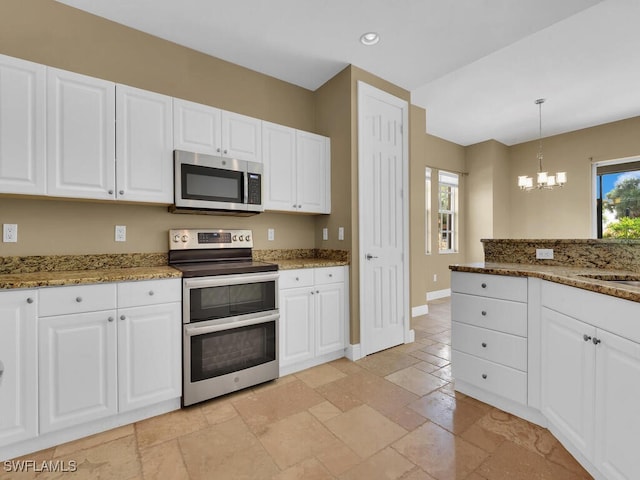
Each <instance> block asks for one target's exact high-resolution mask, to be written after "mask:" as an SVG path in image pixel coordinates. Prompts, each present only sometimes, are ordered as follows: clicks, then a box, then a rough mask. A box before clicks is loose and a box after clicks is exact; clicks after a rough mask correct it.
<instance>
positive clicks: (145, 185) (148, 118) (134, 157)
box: [116, 85, 173, 204]
mask: <svg viewBox="0 0 640 480" xmlns="http://www.w3.org/2000/svg"><path fill="white" fill-rule="evenodd" d="M172 121H173V119H172V100H171V97H167V96H166V95H160V94H158V93H153V92H148V91H146V90H140V89H137V88H133V87H128V86H126V85H117V86H116V129H117V131H116V161H117V163H116V179H117V181H116V184H117V193H116V197H117V198H118V199H120V200H128V201H136V202H154V203H166V204H169V203H172V202H173V131H172Z"/></svg>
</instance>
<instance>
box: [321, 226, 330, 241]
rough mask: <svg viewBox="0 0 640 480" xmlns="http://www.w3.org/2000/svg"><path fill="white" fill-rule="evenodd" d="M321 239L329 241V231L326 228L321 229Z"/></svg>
mask: <svg viewBox="0 0 640 480" xmlns="http://www.w3.org/2000/svg"><path fill="white" fill-rule="evenodd" d="M322 239H323V240H329V229H328V228H327V227H325V228H323V229H322Z"/></svg>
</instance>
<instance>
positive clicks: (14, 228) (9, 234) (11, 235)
mask: <svg viewBox="0 0 640 480" xmlns="http://www.w3.org/2000/svg"><path fill="white" fill-rule="evenodd" d="M2 241H3V242H6V243H15V242H17V241H18V225H17V224H15V223H5V224H3V225H2Z"/></svg>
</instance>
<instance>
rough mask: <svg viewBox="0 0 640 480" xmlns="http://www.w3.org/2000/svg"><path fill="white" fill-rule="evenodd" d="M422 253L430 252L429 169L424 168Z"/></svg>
mask: <svg viewBox="0 0 640 480" xmlns="http://www.w3.org/2000/svg"><path fill="white" fill-rule="evenodd" d="M424 200H425V202H424V209H425V212H424V239H425V245H424V253H426V254H427V255H429V254H430V253H431V169H430V168H429V167H426V168H425V170H424Z"/></svg>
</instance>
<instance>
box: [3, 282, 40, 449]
mask: <svg viewBox="0 0 640 480" xmlns="http://www.w3.org/2000/svg"><path fill="white" fill-rule="evenodd" d="M36 296H37V292H36V291H33V290H19V291H18V290H16V291H7V292H0V447H2V446H3V445H9V444H11V443H15V442H18V441H21V440H26V439H28V438H33V437H35V436H36V435H37V433H38V423H37V419H38V394H37V386H38V371H37V366H38V364H37V358H38V357H37V342H36V302H35V300H36Z"/></svg>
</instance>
